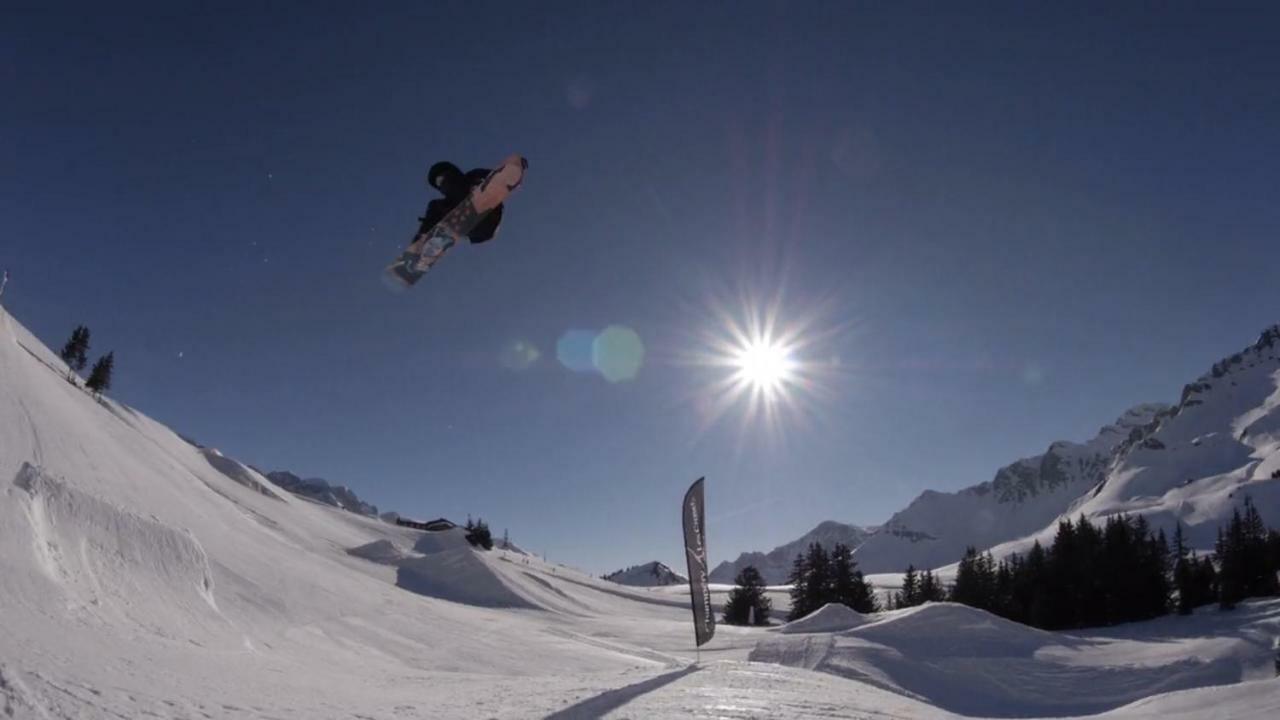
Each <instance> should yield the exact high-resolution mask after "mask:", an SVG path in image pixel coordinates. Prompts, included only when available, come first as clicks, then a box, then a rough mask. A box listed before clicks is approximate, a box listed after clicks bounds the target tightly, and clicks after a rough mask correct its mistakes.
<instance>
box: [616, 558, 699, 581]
mask: <svg viewBox="0 0 1280 720" xmlns="http://www.w3.org/2000/svg"><path fill="white" fill-rule="evenodd" d="M604 579H605V580H608V581H609V582H615V583H618V584H619V585H631V586H634V587H663V586H666V585H679V584H681V583H687V582H689V579H688V578H686V577H685V576H683V575H681V574H679V573H677V572H676V571H674V570H672V569H671V568H669V567H667V566H666V565H663V564H662V563H660V562H658V561H656V560H655V561H654V562H648V563H645V564H643V565H633V566H631V567H629V568H626V569H624V570H618V571H617V572H612V573H609V574H608V575H605V576H604Z"/></svg>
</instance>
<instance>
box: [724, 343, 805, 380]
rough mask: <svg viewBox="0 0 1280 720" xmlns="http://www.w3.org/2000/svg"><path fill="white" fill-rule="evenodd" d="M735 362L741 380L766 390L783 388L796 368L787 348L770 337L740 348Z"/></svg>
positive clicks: (738, 377)
mask: <svg viewBox="0 0 1280 720" xmlns="http://www.w3.org/2000/svg"><path fill="white" fill-rule="evenodd" d="M734 364H735V365H736V367H737V373H736V374H737V379H738V380H739V381H741V382H743V383H745V384H747V385H750V386H751V387H752V388H753V389H755V390H760V391H765V392H772V391H776V390H778V389H779V388H781V387H782V386H783V385H784V384H786V382H787V381H788V380H790V379H791V375H792V371H793V370H794V369H795V362H794V361H793V360H792V359H791V353H790V352H788V350H787V348H786V347H784V346H782V345H780V344H778V343H774V342H771V341H770V340H768V339H761V340H756V341H753V342H750V343H748V344H746V345H745V346H744V347H742V348H741V349H739V350H738V352H737V354H736V356H735V357H734Z"/></svg>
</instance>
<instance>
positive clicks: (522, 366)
mask: <svg viewBox="0 0 1280 720" xmlns="http://www.w3.org/2000/svg"><path fill="white" fill-rule="evenodd" d="M541 356H542V353H540V352H538V348H537V347H535V346H534V345H533V343H531V342H528V341H525V340H513V341H511V342H509V343H507V344H506V345H504V346H503V347H502V352H501V353H500V355H499V358H498V362H499V363H501V364H502V366H503V367H505V368H507V369H508V370H527V369H528V368H529V367H530V366H532V365H533V364H534V363H535V362H537V361H538V358H539V357H541Z"/></svg>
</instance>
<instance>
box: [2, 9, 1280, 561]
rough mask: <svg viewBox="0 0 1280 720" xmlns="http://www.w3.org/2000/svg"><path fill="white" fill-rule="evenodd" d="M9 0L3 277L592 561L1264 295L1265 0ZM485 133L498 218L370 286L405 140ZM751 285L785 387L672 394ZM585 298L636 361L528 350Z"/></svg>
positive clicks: (422, 501) (746, 514)
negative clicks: (689, 499) (410, 284)
mask: <svg viewBox="0 0 1280 720" xmlns="http://www.w3.org/2000/svg"><path fill="white" fill-rule="evenodd" d="M30 5H32V6H34V5H40V6H41V7H42V8H43V9H24V8H23V7H21V6H15V5H14V4H12V3H7V4H6V7H5V9H4V10H3V22H0V98H3V110H2V111H0V168H2V170H0V266H3V267H8V268H10V269H11V270H12V272H13V274H14V278H13V280H12V281H11V283H10V287H9V290H8V292H7V293H6V297H5V301H6V305H7V306H8V307H9V309H10V310H11V311H12V312H13V313H14V314H15V315H16V316H17V317H18V318H19V319H20V320H21V321H22V322H24V323H26V324H27V325H28V326H29V327H31V328H32V329H33V330H34V331H35V332H37V333H38V334H39V335H40V336H41V337H42V338H44V339H45V341H46V342H48V343H49V344H50V345H53V346H55V348H56V347H57V346H59V345H60V344H61V343H62V341H63V340H64V339H65V337H66V336H67V334H68V333H69V332H70V330H71V328H72V327H73V326H74V325H75V324H77V323H86V324H88V325H89V326H90V327H91V328H92V330H93V336H94V341H95V342H94V346H95V350H101V351H105V350H107V349H114V350H115V352H116V359H117V363H116V367H117V380H116V386H117V389H116V391H115V393H114V394H115V395H116V396H117V397H118V398H119V399H121V400H123V401H125V402H128V403H130V404H132V405H134V406H136V407H138V408H140V409H141V410H143V411H145V412H147V413H149V414H150V415H152V416H154V417H156V418H158V419H160V420H162V421H164V422H166V423H168V424H170V425H171V426H173V427H174V428H175V429H177V430H178V431H180V432H182V433H184V434H187V435H189V436H191V437H194V438H196V439H198V440H200V441H201V442H203V443H205V444H208V445H213V446H216V447H219V448H221V449H222V450H223V451H224V452H226V453H228V454H230V455H233V456H235V457H238V458H240V459H242V460H244V461H247V462H250V463H253V464H255V465H257V466H260V467H264V468H267V469H276V468H283V469H290V470H293V471H295V472H297V473H299V474H302V475H318V476H322V477H325V478H329V479H331V480H334V481H339V482H344V483H347V484H349V485H351V486H353V487H354V488H355V489H356V490H357V491H358V492H359V493H360V494H361V495H362V496H365V497H366V498H367V499H369V500H370V501H373V502H375V503H377V504H378V505H379V506H380V507H382V508H384V509H397V510H400V511H401V512H404V513H406V514H412V515H417V516H423V517H435V516H439V515H446V516H450V517H454V518H461V517H463V516H465V514H466V513H468V512H470V513H474V514H478V515H483V516H484V517H485V518H486V519H488V520H489V521H490V522H491V523H492V524H493V526H494V528H495V530H497V531H498V532H501V529H502V528H506V527H509V528H510V529H511V532H512V536H513V538H515V539H516V540H518V541H520V542H521V543H523V544H525V545H526V546H528V547H530V548H532V549H535V550H539V551H545V552H546V553H547V554H548V556H549V557H550V558H552V559H554V560H560V561H564V562H568V563H572V564H575V565H578V566H580V567H583V568H585V569H587V570H590V571H594V572H600V571H605V570H609V569H613V568H616V567H619V566H623V565H628V564H631V563H635V562H641V561H644V560H648V559H655V558H656V559H663V560H667V561H678V560H680V557H681V556H680V552H679V542H680V538H679V515H678V505H679V500H680V496H681V494H682V493H683V491H684V489H685V487H686V486H687V485H688V484H689V483H690V482H691V481H692V480H693V479H695V478H696V477H698V476H700V475H706V476H708V486H707V493H708V525H709V533H710V535H709V543H708V544H709V547H710V551H711V555H712V560H713V561H719V560H721V559H725V558H730V557H733V556H736V555H737V553H738V552H740V551H743V550H749V549H762V550H767V549H769V548H771V547H773V546H774V545H776V544H778V543H781V542H784V541H787V540H790V539H793V538H794V537H796V536H798V535H799V534H800V533H802V532H804V531H806V530H807V529H809V528H810V527H811V526H813V525H815V524H817V523H818V522H819V521H821V520H824V519H829V518H831V519H839V520H843V521H848V522H856V523H863V524H874V523H878V522H882V521H883V520H885V519H887V517H888V516H889V515H890V514H891V513H892V512H893V511H895V510H897V509H899V508H900V507H902V506H903V505H905V504H906V503H907V502H908V501H910V500H911V499H912V498H913V497H914V496H915V495H916V494H918V493H919V492H920V491H922V490H924V489H926V488H936V489H956V488H960V487H963V486H966V485H970V484H973V483H976V482H981V481H984V480H987V479H990V477H991V476H992V474H993V472H994V471H995V469H996V468H997V467H998V466H1000V465H1002V464H1004V463H1006V462H1009V461H1012V460H1013V459H1015V458H1017V457H1020V456H1024V455H1028V454H1033V453H1037V452H1040V451H1041V450H1043V448H1044V447H1045V446H1046V445H1047V444H1048V443H1049V442H1051V441H1053V440H1056V439H1085V438H1087V437H1089V436H1090V435H1091V434H1092V433H1093V432H1094V431H1095V430H1096V429H1097V427H1098V426H1099V425H1101V424H1102V423H1104V422H1106V421H1108V420H1110V419H1112V418H1114V417H1115V416H1117V415H1118V414H1119V413H1121V412H1122V411H1123V410H1124V409H1125V408H1126V407H1128V406H1130V405H1132V404H1134V403H1137V402H1141V401H1172V400H1176V398H1177V395H1178V392H1179V390H1180V388H1181V386H1182V384H1183V383H1185V382H1188V381H1190V380H1191V379H1193V378H1194V377H1195V376H1196V375H1198V374H1199V373H1201V372H1202V371H1204V370H1205V369H1207V368H1208V366H1209V365H1210V363H1212V362H1213V361H1214V360H1216V359H1218V358H1219V357H1221V356H1223V355H1225V354H1228V353H1229V352H1232V351H1234V350H1236V349H1239V348H1240V347H1242V346H1243V345H1244V344H1245V343H1247V342H1249V341H1251V340H1252V339H1253V338H1254V337H1255V336H1256V333H1257V332H1258V331H1259V330H1261V329H1262V328H1263V327H1264V326H1265V325H1267V324H1269V323H1272V322H1275V321H1277V320H1280V282H1278V281H1277V268H1280V262H1278V261H1280V232H1278V231H1280V197H1278V192H1277V188H1280V81H1277V78H1280V43H1277V42H1276V38H1277V37H1280V15H1278V13H1277V11H1276V10H1275V7H1274V5H1272V6H1270V7H1269V8H1267V6H1266V5H1265V4H1261V3H1260V4H1258V7H1259V8H1264V9H1244V8H1234V9H1229V8H1227V7H1225V6H1222V5H1219V4H1213V5H1211V6H1210V5H1205V6H1203V7H1200V8H1194V7H1192V6H1184V5H1183V4H1181V3H1161V4H1158V5H1151V4H1138V3H1126V4H1123V5H1124V7H1119V5H1121V4H1117V3H1101V4H1073V5H1072V6H1071V7H1065V6H1063V7H1046V6H1044V5H1043V4H1035V5H1027V4H1025V3H1013V4H1009V5H1004V6H987V7H986V8H985V9H982V8H980V7H979V6H978V5H976V4H966V5H965V7H961V6H959V5H954V6H952V5H947V6H946V7H939V4H938V3H923V4H914V3H878V4H875V5H865V4H860V3H823V4H821V5H818V4H803V3H801V4H797V5H800V7H793V6H792V4H784V3H767V4H759V3H733V4H723V3H717V4H714V5H711V4H708V5H706V6H703V5H701V4H687V3H620V2H608V3H586V2H582V3H562V2H551V3H511V2H493V3H486V2H465V3H435V2H432V3H390V2H386V3H371V4H370V3H363V4H361V3H311V2H309V3H284V2H273V3H246V4H242V5H241V4H236V3H223V2H216V3H199V4H188V3H161V4H155V5H153V6H150V7H148V6H143V5H133V4H125V5H124V6H122V7H116V6H114V5H113V6H112V7H110V8H108V7H105V6H104V5H102V4H101V3H91V4H85V5H83V6H73V5H62V4H30ZM1202 5H1203V4H1202ZM511 152H520V153H522V154H524V155H526V156H527V157H528V158H529V160H530V163H531V167H530V171H529V175H528V178H527V181H526V185H525V187H524V189H522V190H521V191H520V193H519V194H518V195H517V196H516V197H514V198H513V199H512V201H511V202H510V204H509V207H508V213H507V216H506V219H505V222H504V226H503V228H502V231H501V233H500V235H499V237H498V238H497V239H496V240H495V241H493V242H492V243H490V244H487V245H483V246H478V247H462V248H459V249H458V250H457V251H456V252H455V253H454V254H452V255H451V256H450V257H449V258H448V259H447V260H446V261H445V262H444V264H442V265H441V266H440V267H439V268H438V269H437V270H436V271H435V273H433V274H432V275H431V276H429V277H428V278H427V279H426V280H425V281H424V282H423V283H421V284H420V285H418V286H417V287H415V288H414V289H413V290H412V291H411V292H409V293H406V294H402V295H393V294H390V293H389V292H388V291H387V290H386V289H385V288H384V287H383V286H382V284H381V283H380V282H379V272H380V270H381V268H382V267H383V266H384V265H386V263H387V262H389V261H390V259H391V257H392V256H393V255H394V254H395V253H396V251H397V249H398V248H399V247H400V246H401V245H403V244H404V243H405V242H406V241H407V240H408V238H409V235H410V234H411V232H412V230H413V229H414V227H415V226H416V218H417V217H418V215H419V214H420V213H421V212H422V210H423V208H424V207H425V204H426V202H427V200H428V198H429V196H428V192H427V188H426V185H425V183H424V174H425V171H426V168H427V167H428V166H429V165H430V164H431V163H432V162H433V161H435V160H439V159H450V160H453V161H455V162H457V163H459V164H461V165H463V166H467V167H471V166H482V165H490V164H492V163H494V162H496V161H497V160H498V159H500V158H502V157H504V156H505V155H507V154H509V153H511ZM779 295H781V297H782V302H781V303H780V304H779V308H780V309H779V322H780V324H782V325H784V326H785V325H794V324H795V323H796V322H798V321H799V320H800V318H802V317H805V318H815V319H814V321H813V324H812V326H811V330H810V332H809V334H807V335H805V336H804V337H805V338H806V339H812V338H814V337H817V335H815V333H821V337H820V339H819V340H818V341H816V342H813V343H812V344H810V345H809V346H808V347H806V348H805V350H804V353H802V354H801V356H800V357H799V358H798V359H799V360H801V361H804V362H810V363H813V362H819V361H820V362H823V363H826V365H824V367H826V368H827V370H828V372H826V373H825V378H824V379H825V380H826V381H827V382H826V385H825V390H824V391H822V392H821V393H818V394H817V395H816V396H815V395H814V394H812V393H811V394H808V395H806V396H805V398H804V400H803V402H796V403H794V404H793V406H792V408H791V411H789V412H788V413H785V414H784V416H783V417H781V418H779V422H778V423H777V424H775V425H774V426H772V430H771V428H770V426H766V425H765V424H763V423H761V422H749V421H747V419H746V418H745V413H746V408H745V407H744V406H735V407H732V408H730V409H729V410H728V411H727V412H726V413H725V414H724V415H722V416H721V417H720V418H719V420H718V421H716V422H708V421H707V419H706V416H705V409H706V406H707V399H706V389H705V388H706V386H707V383H708V382H711V381H713V380H714V379H715V378H716V377H717V374H716V372H714V371H710V370H708V369H706V368H698V367H692V366H690V365H688V364H686V363H685V362H684V358H685V357H686V356H687V355H688V354H689V353H694V352H698V351H699V349H700V345H701V344H702V343H704V339H703V338H704V336H705V335H706V334H707V333H714V332H716V331H717V330H718V328H719V324H720V323H719V320H717V316H716V315H715V314H714V313H713V312H712V311H711V309H710V307H711V306H710V305H709V299H711V298H720V299H722V300H723V299H725V298H729V299H731V300H732V299H735V298H737V297H739V296H747V297H753V298H772V297H777V296H779ZM727 306H728V307H729V308H731V309H733V310H734V312H738V308H739V306H738V303H737V302H736V300H734V301H732V302H728V303H727ZM610 325H622V326H626V327H628V328H631V329H632V330H634V331H635V333H636V334H637V335H638V336H639V337H640V339H641V340H642V342H643V343H644V345H645V348H646V354H645V358H644V364H643V366H642V367H641V368H640V371H639V374H638V375H637V376H636V378H635V379H634V380H632V381H630V382H619V383H611V382H608V381H607V380H605V379H604V378H602V377H600V376H599V375H598V374H591V373H582V372H574V371H571V370H569V369H566V368H565V367H564V366H562V365H561V364H560V363H559V362H557V359H556V344H557V341H558V339H559V338H561V337H562V336H563V335H564V334H565V333H566V332H568V331H571V330H580V331H588V332H596V331H599V330H600V329H602V328H605V327H606V326H610ZM519 342H523V343H527V344H529V345H531V346H533V347H535V348H537V350H538V351H539V352H540V356H539V357H538V358H537V359H536V360H535V361H534V362H533V363H532V364H531V365H529V366H528V367H523V368H518V367H513V365H518V363H512V362H511V360H512V353H511V352H510V347H511V345H512V344H513V343H519ZM832 360H835V361H836V363H835V364H834V365H833V364H832V362H831V361H832Z"/></svg>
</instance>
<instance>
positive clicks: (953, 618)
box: [750, 603, 1280, 717]
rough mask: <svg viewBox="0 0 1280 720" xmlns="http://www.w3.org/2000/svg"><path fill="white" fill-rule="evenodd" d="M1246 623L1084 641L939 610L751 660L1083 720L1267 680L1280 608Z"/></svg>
mask: <svg viewBox="0 0 1280 720" xmlns="http://www.w3.org/2000/svg"><path fill="white" fill-rule="evenodd" d="M1245 612H1246V613H1253V614H1254V615H1255V616H1256V617H1251V618H1248V619H1246V621H1245V623H1244V624H1243V625H1235V626H1233V627H1234V628H1236V630H1234V631H1232V632H1235V633H1237V636H1236V637H1230V633H1229V632H1228V633H1224V632H1223V628H1222V627H1208V625H1209V623H1211V622H1219V621H1218V620H1217V618H1218V617H1219V616H1216V615H1213V616H1209V618H1210V619H1208V620H1202V619H1201V618H1200V617H1197V618H1196V622H1191V621H1188V620H1187V619H1186V618H1177V617H1170V618H1161V619H1159V620H1155V621H1151V622H1150V623H1142V624H1138V625H1129V626H1122V627H1120V628H1114V629H1111V630H1109V631H1108V630H1096V631H1089V632H1092V633H1096V634H1094V635H1088V636H1086V635H1067V634H1062V633H1051V632H1046V631H1041V630H1036V629H1034V628H1030V627H1026V626H1024V625H1020V624H1018V623H1015V622H1012V621H1009V620H1004V619H1002V618H999V617H996V616H994V615H991V614H990V613H987V612H984V611H982V610H977V609H974V608H970V607H966V606H963V605H956V604H952V603H929V604H926V605H922V606H920V607H916V608H910V609H907V610H899V611H896V612H891V613H885V614H884V615H883V616H882V619H880V620H872V621H870V622H868V623H867V624H865V625H862V626H861V627H857V628H853V629H851V630H846V631H842V632H838V633H826V634H821V633H811V634H805V635H796V636H786V635H780V634H779V635H774V636H773V637H771V638H769V639H767V640H764V641H762V642H760V643H759V644H758V645H757V646H756V649H755V650H753V651H752V653H751V656H750V658H751V660H753V661H758V662H771V663H777V664H782V665H790V666H793V667H803V668H807V669H812V670H820V671H823V672H828V673H831V674H834V675H838V676H841V677H846V678H851V679H856V680H860V681H863V682H866V683H869V684H872V685H875V686H877V687H881V688H883V689H887V690H891V691H894V692H898V693H901V694H903V695H905V696H908V697H912V698H917V699H923V700H925V701H926V702H928V703H930V704H933V705H935V706H937V707H940V708H942V709H944V710H948V711H951V712H955V713H960V714H964V715H981V716H985V717H1037V716H1060V715H1083V714H1093V713H1099V712H1104V711H1107V710H1112V709H1115V708H1119V707H1121V706H1123V705H1126V704H1128V703H1131V702H1134V701H1137V700H1140V699H1142V698H1146V697H1149V696H1151V695H1155V694H1159V693H1166V692H1171V691H1174V690H1183V689H1188V688H1196V687H1205V686H1210V685H1225V684H1230V683H1237V682H1240V681H1241V680H1244V679H1247V678H1248V677H1251V676H1258V674H1259V673H1260V672H1261V671H1260V670H1259V668H1261V667H1262V666H1263V665H1264V664H1265V663H1266V662H1268V657H1267V654H1268V650H1267V649H1266V648H1265V647H1260V645H1259V643H1258V642H1257V637H1255V636H1254V635H1255V634H1256V631H1257V630H1258V629H1260V628H1262V627H1266V628H1270V629H1272V630H1274V627H1275V625H1274V623H1275V622H1276V620H1277V616H1278V615H1280V604H1276V603H1265V604H1258V605H1255V606H1253V607H1252V608H1250V609H1248V610H1246V611H1245ZM1251 626H1252V628H1253V629H1252V630H1249V629H1248V628H1250V627H1251ZM1241 628H1245V630H1244V631H1241ZM1180 633H1181V634H1184V635H1185V637H1181V638H1180V637H1178V635H1179V634H1180ZM1224 635H1226V637H1224Z"/></svg>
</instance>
